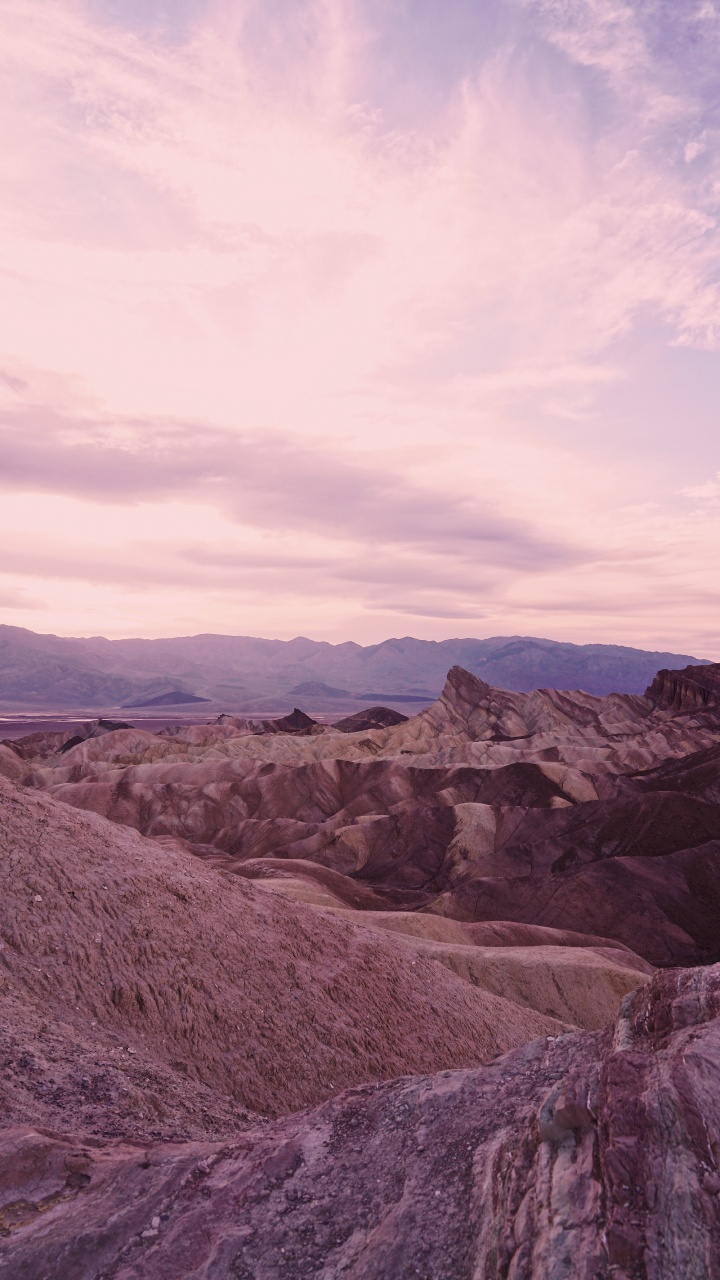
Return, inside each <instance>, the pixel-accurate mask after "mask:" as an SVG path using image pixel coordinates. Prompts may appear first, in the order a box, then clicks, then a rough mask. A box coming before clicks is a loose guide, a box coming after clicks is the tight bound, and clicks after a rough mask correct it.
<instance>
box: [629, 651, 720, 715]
mask: <svg viewBox="0 0 720 1280" xmlns="http://www.w3.org/2000/svg"><path fill="white" fill-rule="evenodd" d="M645 697H646V698H647V699H648V701H649V702H651V703H652V705H653V707H655V708H656V709H661V710H665V711H695V710H702V709H704V708H706V707H720V663H717V662H716V663H712V664H711V665H709V666H705V667H701V666H697V667H685V669H684V670H683V671H665V670H663V671H658V673H657V675H656V676H655V679H654V680H653V682H652V684H651V685H649V687H648V688H647V689H646V691H645Z"/></svg>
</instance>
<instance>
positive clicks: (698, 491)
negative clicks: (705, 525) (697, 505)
mask: <svg viewBox="0 0 720 1280" xmlns="http://www.w3.org/2000/svg"><path fill="white" fill-rule="evenodd" d="M679 492H680V493H681V494H682V496H683V497H684V498H697V499H699V500H700V501H701V502H703V501H712V500H714V499H715V498H720V471H718V474H717V477H716V479H715V480H708V482H707V484H696V485H688V486H687V487H686V488H684V489H680V490H679Z"/></svg>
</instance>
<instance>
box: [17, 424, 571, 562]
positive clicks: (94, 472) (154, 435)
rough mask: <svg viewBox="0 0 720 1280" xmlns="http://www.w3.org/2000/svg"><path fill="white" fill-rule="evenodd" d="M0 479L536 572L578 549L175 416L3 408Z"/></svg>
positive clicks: (316, 454) (375, 475)
mask: <svg viewBox="0 0 720 1280" xmlns="http://www.w3.org/2000/svg"><path fill="white" fill-rule="evenodd" d="M0 487H2V488H4V489H5V490H8V489H12V488H15V489H18V490H21V491H24V492H33V491H34V492H39V493H43V492H45V493H59V494H66V495H71V496H74V497H79V498H83V499H86V500H90V501H93V502H110V503H119V504H133V503H139V502H145V503H150V502H153V503H158V502H160V503H162V502H169V501H171V500H174V499H177V498H179V497H184V498H188V497H189V498H191V499H192V500H193V501H194V502H197V503H207V504H209V505H213V506H218V507H220V508H221V509H222V510H223V511H225V512H226V513H228V514H229V515H230V517H231V518H232V519H233V520H235V521H237V522H238V523H240V524H243V525H246V526H250V527H253V528H256V529H272V530H274V531H281V532H289V531H305V532H310V533H321V534H324V535H325V536H332V537H333V538H334V539H348V540H360V541H361V542H363V543H365V544H370V545H372V544H383V543H391V544H407V545H411V546H415V547H417V548H423V549H426V550H428V551H433V552H435V553H440V554H447V555H450V554H453V553H455V554H457V553H458V552H464V553H465V554H468V553H469V552H470V551H471V550H472V552H473V554H476V555H479V556H481V557H482V558H483V559H485V560H487V561H488V562H489V563H490V564H503V565H506V566H508V567H514V568H516V569H520V568H522V569H524V570H526V571H532V570H533V569H534V568H538V569H539V568H543V567H547V566H549V565H551V564H555V563H561V562H566V563H569V562H573V563H574V562H576V561H577V560H578V559H579V558H582V555H583V553H582V552H581V551H580V550H579V549H578V548H577V547H570V546H563V545H561V544H560V543H559V542H553V541H552V540H551V539H549V538H544V537H541V536H538V534H537V533H536V532H535V531H534V530H533V529H532V528H531V526H530V525H529V524H528V523H527V522H524V521H522V520H519V519H513V518H509V517H507V516H504V515H502V514H501V513H500V512H498V511H497V509H496V508H495V506H494V504H493V503H492V502H491V501H488V500H487V499H485V498H484V496H480V497H473V496H472V495H470V494H467V493H465V494H462V493H460V494H457V495H448V494H444V493H442V492H437V491H435V492H433V491H432V490H423V489H421V488H420V487H419V486H416V485H413V484H411V483H409V482H408V481H407V480H406V479H405V478H404V477H403V476H402V474H399V473H398V472H396V471H395V472H394V471H391V470H389V469H388V468H386V467H380V466H378V465H375V466H371V465H369V463H368V462H367V461H366V460H364V459H363V458H362V457H361V456H358V455H356V456H355V457H352V456H351V455H348V453H347V452H346V453H345V454H344V455H342V454H335V455H334V456H333V454H332V453H330V452H329V451H328V450H327V449H323V448H322V447H321V446H319V445H316V447H315V448H314V449H311V448H310V447H309V446H308V445H305V446H300V445H298V443H297V442H296V441H294V440H292V439H291V438H288V437H283V436H280V435H278V434H275V433H266V434H265V435H264V436H255V435H250V434H249V433H241V432H229V431H223V430H219V429H214V428H212V427H210V426H207V425H201V424H192V423H185V424H184V423H171V422H162V421H161V422H149V423H148V422H137V421H127V420H126V421H124V422H120V423H113V422H111V421H107V422H99V421H96V422H94V423H89V422H87V420H85V421H83V420H72V419H67V418H64V417H62V416H60V415H57V414H55V413H53V412H52V411H45V412H44V413H43V412H42V411H41V410H35V411H31V410H29V411H25V412H23V413H20V414H12V413H7V412H6V413H5V414H4V415H2V416H0Z"/></svg>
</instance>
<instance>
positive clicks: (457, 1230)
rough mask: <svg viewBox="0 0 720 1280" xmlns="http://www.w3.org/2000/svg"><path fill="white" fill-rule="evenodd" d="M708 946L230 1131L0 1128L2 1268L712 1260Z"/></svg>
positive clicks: (705, 1263)
mask: <svg viewBox="0 0 720 1280" xmlns="http://www.w3.org/2000/svg"><path fill="white" fill-rule="evenodd" d="M718 1013H720V966H714V967H711V968H706V969H696V970H674V971H667V972H664V973H661V974H658V975H656V977H655V978H654V979H653V981H652V983H651V984H650V986H649V987H646V988H643V989H641V990H639V991H637V992H635V993H634V994H633V995H630V996H628V997H627V998H626V1000H625V1002H624V1004H623V1006H622V1008H621V1012H620V1016H619V1017H618V1019H617V1021H616V1022H615V1024H613V1025H611V1026H609V1027H608V1028H606V1029H605V1030H604V1031H602V1032H573V1033H567V1034H562V1035H560V1036H558V1037H549V1038H548V1037H545V1038H541V1039H538V1040H534V1041H532V1042H531V1043H529V1044H527V1045H525V1046H523V1047H522V1048H519V1049H516V1050H514V1051H513V1052H511V1053H509V1054H507V1055H506V1056H504V1057H502V1058H499V1059H498V1060H497V1061H495V1062H493V1063H491V1064H490V1065H488V1066H485V1067H481V1068H478V1069H475V1070H469V1071H468V1070H466V1071H444V1072H440V1073H439V1074H436V1075H434V1076H425V1077H410V1078H404V1079H400V1080H394V1081H391V1082H389V1083H386V1084H380V1085H370V1086H365V1087H361V1088H357V1089H352V1090H349V1091H347V1092H346V1093H344V1094H342V1095H341V1096H340V1097H338V1098H336V1099H334V1100H332V1101H330V1102H326V1103H324V1104H323V1105H321V1106H320V1107H318V1108H316V1109H314V1110H309V1111H305V1112H301V1113H298V1114H295V1115H292V1116H288V1117H286V1118H284V1119H282V1120H278V1121H274V1122H272V1123H271V1124H269V1125H267V1126H265V1127H264V1128H262V1129H260V1130H258V1129H252V1128H251V1129H249V1130H248V1131H247V1132H246V1133H244V1134H242V1135H239V1136H236V1137H235V1138H234V1139H232V1140H231V1141H228V1142H226V1143H222V1144H221V1143H214V1144H213V1143H199V1142H194V1143H180V1144H164V1145H163V1144H155V1145H149V1146H148V1145H143V1144H141V1143H139V1142H137V1143H134V1144H131V1143H128V1142H105V1141H102V1140H95V1141H93V1142H84V1143H83V1142H78V1141H75V1140H72V1139H69V1138H61V1137H58V1136H56V1135H53V1134H52V1133H50V1132H48V1131H39V1130H34V1129H31V1128H24V1127H23V1128H15V1129H12V1130H8V1131H5V1132H4V1133H3V1135H2V1139H1V1146H0V1188H2V1191H1V1198H2V1206H3V1207H2V1209H0V1222H1V1223H2V1224H3V1227H2V1229H3V1232H4V1239H3V1240H2V1251H1V1253H0V1258H1V1261H0V1276H2V1277H3V1280H4V1278H5V1277H8V1280H9V1278H10V1277H12V1280H37V1278H38V1277H39V1276H42V1277H43V1280H66V1278H67V1277H70V1276H72V1277H73V1280H100V1277H105V1278H106V1280H110V1278H111V1277H112V1280H177V1278H178V1277H179V1276H188V1277H189V1276H192V1277H196V1278H197V1280H200V1278H202V1280H220V1278H221V1277H222V1278H225V1277H228V1278H235V1280H251V1278H252V1280H277V1278H279V1277H287V1278H288V1280H290V1278H291V1277H292V1278H295V1277H305V1276H313V1277H321V1278H322V1280H336V1278H337V1280H340V1277H351V1278H352V1280H379V1278H381V1277H382V1278H384V1277H387V1278H388V1280H389V1278H391V1277H392V1278H393V1280H410V1278H411V1277H413V1278H415V1277H421V1278H422V1280H495V1278H496V1277H497V1278H498V1280H499V1278H500V1277H503V1278H505V1277H507V1280H565V1278H567V1280H600V1278H602V1280H605V1278H606V1277H607V1280H611V1277H612V1278H614V1280H618V1278H619V1280H641V1278H642V1280H715V1277H717V1276H719V1275H720V1021H718Z"/></svg>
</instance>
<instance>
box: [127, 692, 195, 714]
mask: <svg viewBox="0 0 720 1280" xmlns="http://www.w3.org/2000/svg"><path fill="white" fill-rule="evenodd" d="M193 702H210V698H198V697H197V695H196V694H194V693H184V692H183V690H182V689H171V690H170V692H169V693H158V694H157V695H156V697H154V698H140V699H139V700H138V701H137V702H125V703H123V706H122V708H121V710H123V711H130V710H132V708H133V707H184V706H188V705H189V704H191V703H193Z"/></svg>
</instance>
